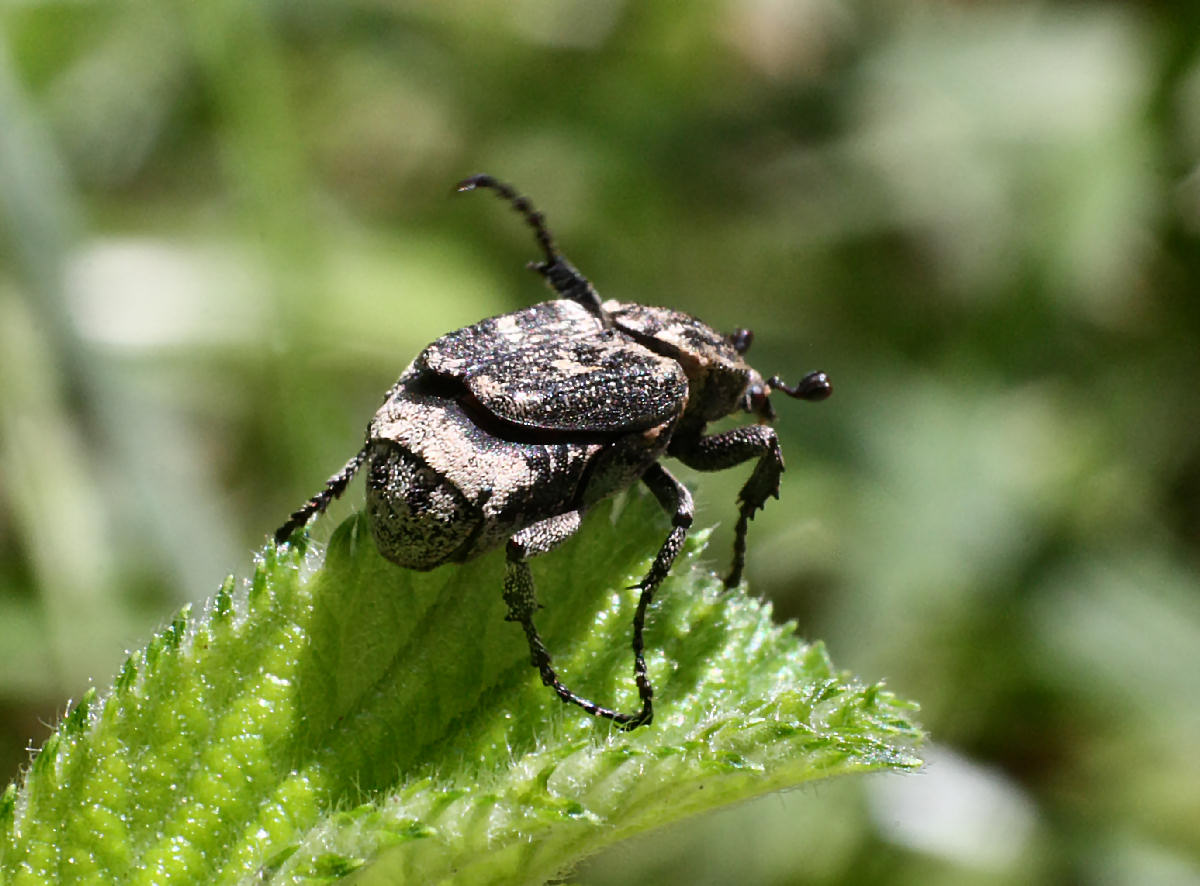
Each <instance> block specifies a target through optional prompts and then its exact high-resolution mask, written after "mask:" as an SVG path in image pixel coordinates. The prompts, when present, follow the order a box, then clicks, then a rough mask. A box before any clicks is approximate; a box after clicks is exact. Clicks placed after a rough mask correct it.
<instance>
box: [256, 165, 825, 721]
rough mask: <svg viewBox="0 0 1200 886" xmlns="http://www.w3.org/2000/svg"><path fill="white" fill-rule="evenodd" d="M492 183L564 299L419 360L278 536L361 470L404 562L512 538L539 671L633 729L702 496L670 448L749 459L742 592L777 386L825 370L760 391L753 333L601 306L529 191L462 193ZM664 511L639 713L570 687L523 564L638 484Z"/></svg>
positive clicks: (637, 624) (379, 519) (518, 593)
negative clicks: (658, 613)
mask: <svg viewBox="0 0 1200 886" xmlns="http://www.w3.org/2000/svg"><path fill="white" fill-rule="evenodd" d="M474 188H491V189H492V190H495V191H497V192H498V193H499V194H500V195H501V196H502V197H504V198H505V199H507V200H508V201H509V202H510V203H511V205H512V206H513V208H514V209H516V210H517V211H518V212H520V213H521V215H522V216H523V217H524V218H525V220H526V222H527V223H528V224H529V225H530V227H531V228H532V229H533V231H534V235H535V237H536V239H537V242H538V244H539V246H540V247H541V248H542V252H543V256H544V258H543V260H542V261H540V262H536V263H534V264H533V265H532V267H533V268H534V270H536V271H537V272H538V273H540V274H541V275H542V276H543V277H544V278H545V279H546V282H547V283H548V284H549V286H550V287H551V288H552V289H553V290H554V291H555V293H556V294H557V295H558V299H556V300H554V301H548V302H542V303H541V304H536V305H532V306H531V307H528V308H524V309H522V310H520V311H514V312H513V313H511V314H502V315H500V316H497V317H491V318H489V319H487V320H482V321H480V322H479V323H476V324H475V325H473V326H468V327H466V328H464V329H460V330H458V331H457V332H451V333H449V334H448V335H444V336H442V337H441V338H439V339H438V340H437V341H435V342H433V343H432V344H431V345H429V346H428V347H427V348H425V350H424V351H422V352H421V353H420V354H419V355H418V356H417V358H416V360H414V361H413V363H412V365H411V366H409V367H408V369H406V370H405V371H404V373H403V375H401V376H400V379H399V381H397V382H396V384H395V385H394V386H393V387H392V389H391V390H390V391H388V394H387V397H386V398H385V400H384V403H383V405H382V406H381V407H380V408H379V411H378V412H377V413H376V414H375V417H374V418H373V419H372V420H371V423H370V425H369V426H368V427H367V439H366V443H365V445H364V446H363V448H362V449H361V450H360V451H359V452H358V453H357V454H356V455H355V456H354V457H353V458H352V459H350V461H349V462H347V463H346V465H345V467H343V468H342V469H341V470H340V471H339V472H338V473H336V474H334V475H333V476H332V477H331V478H330V479H329V481H328V482H327V483H326V484H325V488H324V489H322V490H321V491H320V492H318V493H317V494H316V495H314V496H313V497H312V498H311V499H309V501H308V502H306V503H305V504H304V505H303V506H302V507H301V508H299V509H298V510H297V511H296V512H295V513H294V514H292V516H291V517H290V518H289V519H288V521H287V522H286V523H284V525H283V526H281V527H280V528H279V530H278V531H277V532H276V534H275V539H276V542H277V543H279V544H282V543H284V542H285V541H287V540H288V538H290V537H291V535H292V534H293V533H294V532H295V531H296V530H298V529H300V528H301V527H302V526H304V525H305V524H306V523H308V521H309V520H311V519H312V518H313V517H314V516H316V515H317V514H320V513H322V512H323V511H324V510H325V508H326V507H327V506H328V505H329V503H330V502H331V501H332V500H333V499H334V498H336V497H337V496H339V495H341V494H342V492H344V491H345V489H346V486H347V485H348V484H349V482H350V479H351V478H352V477H353V475H354V473H355V472H356V471H357V470H358V469H359V468H360V467H361V466H362V465H363V464H364V463H365V464H367V512H368V514H369V515H370V519H371V527H372V532H373V534H374V536H375V543H376V546H377V547H378V548H379V552H380V553H381V554H383V556H384V557H386V558H388V559H389V560H391V561H392V562H394V563H396V564H398V565H400V566H403V567H406V568H409V569H421V570H425V569H433V568H434V567H436V566H440V565H442V564H444V563H457V562H462V561H464V560H469V559H471V558H472V557H475V556H477V555H479V554H481V553H483V552H484V551H488V550H491V549H493V548H495V547H498V546H500V545H505V550H506V552H507V566H506V573H505V577H504V601H505V604H506V606H507V607H508V615H507V618H508V619H509V620H511V621H515V622H517V623H519V624H520V625H521V628H522V630H523V631H524V633H525V638H526V642H527V643H528V646H529V656H530V661H531V662H532V664H533V666H534V667H535V668H537V670H538V673H539V674H540V676H541V679H542V682H543V683H545V684H546V685H547V686H549V687H551V688H552V689H553V690H554V692H555V693H556V694H557V695H558V696H559V698H561V699H562V700H563V701H565V702H568V703H571V704H576V705H578V706H580V707H581V708H583V709H584V710H585V711H587V712H588V713H590V714H594V715H596V716H600V717H606V718H608V719H610V720H613V721H614V722H616V723H618V724H620V725H622V726H623V727H624V728H627V729H633V728H635V727H637V726H642V725H644V724H647V723H649V722H650V721H651V720H652V719H653V716H654V706H653V698H654V689H653V686H652V684H651V681H650V676H649V674H648V673H647V671H646V662H645V655H644V649H645V646H644V638H643V633H644V629H645V620H646V612H647V609H648V608H649V606H650V604H651V602H652V601H653V599H654V593H655V591H656V590H657V589H658V586H659V585H660V584H661V583H662V582H663V580H664V579H665V578H666V577H667V575H668V574H669V573H670V571H671V566H672V564H673V563H674V561H675V558H676V556H677V555H678V554H679V552H680V550H682V548H683V543H684V540H685V538H686V537H687V532H688V528H689V527H690V526H691V524H692V516H693V506H692V496H691V493H690V492H688V490H687V488H686V487H685V486H684V485H683V484H682V483H680V482H679V481H678V480H676V479H675V478H674V477H673V476H671V474H670V473H669V472H668V471H667V470H666V468H664V467H663V466H662V465H661V464H659V459H660V458H662V457H663V456H664V455H669V456H672V457H675V458H677V459H679V460H680V461H681V462H683V463H684V464H686V465H689V466H691V467H693V468H696V469H698V470H701V471H718V470H723V469H725V468H729V467H733V466H735V465H739V464H742V463H744V462H747V461H754V462H755V465H754V469H753V471H752V472H751V474H750V478H749V479H748V480H747V481H746V483H745V484H744V485H743V486H742V489H741V491H740V492H739V493H738V520H737V524H736V526H735V529H734V553H733V563H732V566H731V568H730V571H729V574H728V576H727V577H726V579H725V584H726V586H728V587H732V586H735V585H737V584H738V583H740V581H741V577H742V570H743V567H744V565H745V557H746V532H747V530H748V526H749V521H750V520H751V519H752V518H753V517H754V514H755V513H756V512H757V511H758V510H759V508H761V507H762V506H763V505H764V504H765V503H766V501H767V499H768V498H770V497H771V496H776V497H778V495H779V479H780V474H781V473H782V472H783V454H782V452H781V450H780V447H779V440H778V438H777V437H776V435H775V431H774V430H773V429H772V428H770V427H769V426H767V425H766V424H765V422H767V421H769V420H770V419H771V418H772V417H773V416H774V412H773V411H772V409H771V404H770V400H769V395H770V393H771V392H772V391H773V390H774V391H781V392H783V393H785V394H787V395H788V396H790V397H794V398H797V399H802V400H822V399H824V398H825V397H827V396H829V393H830V391H831V390H832V386H831V385H830V382H829V379H828V378H827V377H826V376H825V374H824V373H821V372H813V373H809V374H808V375H807V376H805V377H804V378H803V379H802V380H801V382H800V383H799V384H798V385H796V386H795V387H789V386H788V385H786V384H784V383H783V382H782V381H780V379H779V378H778V376H773V377H771V378H770V379H768V380H766V381H764V380H763V378H762V376H760V375H759V374H758V373H757V372H756V371H755V370H754V369H752V368H751V367H750V366H749V365H748V364H747V363H746V362H745V361H744V360H743V359H742V355H743V354H744V353H745V352H746V350H747V349H748V348H749V346H750V342H751V338H752V336H751V334H750V332H749V331H748V330H744V329H742V330H738V331H737V332H735V333H733V334H732V335H728V336H726V335H721V334H720V333H718V332H716V331H715V330H713V329H712V328H711V327H709V326H708V325H706V324H704V323H702V322H701V321H700V320H697V319H696V318H695V317H692V316H689V315H688V314H683V313H680V312H678V311H674V310H671V309H669V308H655V307H646V306H644V305H638V304H626V303H622V302H617V301H606V302H601V300H600V297H599V295H598V294H597V293H596V290H595V288H594V287H593V286H592V284H591V282H590V281H588V279H587V278H586V277H584V276H583V275H582V274H580V273H579V271H577V270H576V269H575V268H574V266H572V265H571V264H570V263H569V262H568V261H567V260H566V259H565V258H563V256H562V255H561V254H560V253H559V252H558V249H557V247H556V246H555V244H554V238H553V237H552V236H551V235H550V232H549V230H548V228H547V227H546V224H545V219H544V218H543V216H542V214H541V213H540V212H538V211H537V210H536V209H534V208H533V206H532V204H531V203H530V202H529V200H528V198H526V197H522V196H520V195H519V194H518V193H517V192H516V191H515V190H513V189H512V188H511V187H509V186H508V185H505V184H503V183H501V182H498V181H496V179H494V178H492V177H491V176H487V175H477V176H474V177H472V178H469V179H466V180H465V181H463V182H462V183H461V184H460V185H459V190H472V189H474ZM739 411H744V412H748V413H750V414H752V415H755V416H756V417H757V419H758V423H757V424H753V425H747V426H745V427H739V428H734V429H732V430H728V431H725V432H723V433H719V434H712V435H707V436H706V435H705V433H704V432H705V428H706V426H707V424H708V423H709V422H712V421H715V420H717V419H720V418H724V417H725V416H728V415H732V414H733V413H736V412H739ZM639 479H640V480H641V481H642V482H643V483H645V484H646V486H647V488H649V489H650V491H651V492H652V493H653V494H654V496H655V498H656V499H657V500H658V502H659V503H660V504H661V505H662V507H663V509H664V510H665V511H666V512H667V513H668V514H669V515H670V517H671V531H670V533H669V534H668V535H667V538H666V539H665V540H664V541H663V543H662V545H661V546H660V547H659V551H658V555H657V556H656V557H655V558H654V563H653V564H652V565H651V567H650V571H649V572H648V573H647V574H646V575H645V576H644V577H643V578H642V580H641V581H640V582H639V583H638V585H637V587H638V589H639V590H640V595H639V597H638V605H637V610H636V612H635V615H634V619H633V656H634V668H633V670H634V681H635V683H636V685H637V690H638V697H639V698H640V699H641V708H640V710H638V711H636V712H634V713H621V712H618V711H615V710H612V709H610V708H606V707H603V706H601V705H599V704H596V703H595V702H593V701H590V700H588V699H586V698H582V697H580V696H578V695H576V694H575V693H574V692H572V691H571V690H570V689H569V688H567V686H566V685H565V684H564V683H563V682H562V680H561V679H560V678H559V676H558V673H557V672H556V671H555V669H554V667H553V666H552V665H551V662H550V654H549V652H548V651H547V649H546V646H545V644H544V643H543V642H542V638H541V636H540V635H539V634H538V630H537V627H536V625H535V624H534V620H533V619H534V614H535V612H536V611H537V606H538V603H537V594H536V591H535V588H534V584H533V576H532V574H531V572H530V570H529V563H528V560H529V558H530V557H535V556H538V555H540V554H545V553H547V552H549V551H551V550H553V549H554V548H555V547H557V546H558V545H560V544H562V543H563V542H564V541H566V540H567V539H568V538H570V537H571V536H572V535H573V534H574V533H575V532H577V531H578V530H579V528H580V526H581V524H582V520H583V515H584V513H585V512H586V511H587V509H588V508H589V507H590V506H591V505H593V504H595V503H596V502H597V501H600V500H602V499H604V498H606V497H608V496H610V495H612V494H613V493H615V492H617V491H619V490H621V489H624V488H626V487H627V486H629V485H631V484H633V483H634V482H636V481H637V480H639Z"/></svg>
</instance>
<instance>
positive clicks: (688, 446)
mask: <svg viewBox="0 0 1200 886" xmlns="http://www.w3.org/2000/svg"><path fill="white" fill-rule="evenodd" d="M668 454H670V455H672V456H674V457H675V458H677V459H679V460H680V461H681V462H683V463H684V464H685V465H687V466H688V467H691V468H695V469H696V470H698V471H720V470H724V469H725V468H732V467H734V466H735V465H740V464H742V463H743V462H747V461H750V459H752V458H757V459H758V464H756V465H755V466H754V473H752V474H751V475H750V479H749V480H747V481H746V483H745V485H743V486H742V489H741V491H740V492H739V493H738V521H737V526H736V527H735V528H734V532H733V565H732V566H731V568H730V570H729V575H727V576H726V577H725V587H727V588H732V587H736V586H737V585H738V584H740V583H741V580H742V569H743V568H744V567H745V565H746V531H747V529H748V528H749V524H750V520H751V519H752V518H753V517H754V514H755V512H757V511H758V510H759V509H760V508H761V507H762V506H763V505H764V504H766V501H767V499H768V498H770V497H771V496H774V497H775V498H779V475H780V474H782V473H783V452H782V451H781V450H780V448H779V438H778V437H776V436H775V430H774V429H773V428H771V427H768V426H767V425H749V426H747V427H742V428H733V429H732V430H729V431H725V432H723V433H720V434H713V435H711V436H709V437H696V438H693V439H691V440H686V442H683V441H679V440H678V438H677V439H676V440H672V441H671V448H670V449H669V450H668Z"/></svg>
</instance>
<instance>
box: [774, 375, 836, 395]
mask: <svg viewBox="0 0 1200 886" xmlns="http://www.w3.org/2000/svg"><path fill="white" fill-rule="evenodd" d="M767 386H768V387H769V388H771V389H772V390H775V391H783V392H784V393H785V394H787V395H788V396H789V397H795V398H796V399H797V400H811V401H815V400H824V399H825V398H826V397H828V396H829V395H830V394H832V393H833V382H831V381H830V380H829V376H828V375H826V374H825V373H824V372H810V373H809V374H808V375H806V376H804V378H802V379H800V383H799V384H798V385H796V387H794V388H793V387H790V386H788V385H786V384H784V383H783V380H782V379H780V377H779V376H778V375H776V376H772V377H771V378H770V379H769V380H768V381H767Z"/></svg>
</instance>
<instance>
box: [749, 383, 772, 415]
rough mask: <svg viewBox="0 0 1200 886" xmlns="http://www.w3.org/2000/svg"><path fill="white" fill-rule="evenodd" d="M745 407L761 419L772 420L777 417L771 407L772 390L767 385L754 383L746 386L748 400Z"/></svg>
mask: <svg viewBox="0 0 1200 886" xmlns="http://www.w3.org/2000/svg"><path fill="white" fill-rule="evenodd" d="M743 408H744V409H745V410H746V411H747V412H750V413H753V414H754V415H757V416H758V417H759V420H760V421H770V420H771V419H773V418H774V417H775V410H774V409H772V408H771V390H770V388H768V387H767V386H766V385H761V384H754V385H750V387H748V388H746V400H745V403H744V404H743Z"/></svg>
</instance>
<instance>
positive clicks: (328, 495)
mask: <svg viewBox="0 0 1200 886" xmlns="http://www.w3.org/2000/svg"><path fill="white" fill-rule="evenodd" d="M366 458H367V448H366V447H365V446H364V447H363V448H362V449H360V450H359V451H358V452H357V453H356V454H355V456H354V458H352V459H350V461H348V462H346V464H345V465H344V466H343V467H342V469H341V470H340V471H338V472H337V473H336V474H334V475H333V476H332V477H330V478H329V479H328V480H326V481H325V488H324V489H322V490H321V491H320V492H318V493H317V494H316V495H314V496H313V497H312V498H310V499H309V500H308V501H306V502H305V503H304V504H303V505H301V506H300V507H299V508H298V509H297V510H296V511H295V512H294V513H293V514H292V516H290V517H288V519H287V522H286V523H284V524H283V525H282V526H280V527H279V528H278V529H277V530H275V544H277V545H281V544H283V543H284V542H285V541H287V540H288V539H289V538H291V537H292V535H293V534H294V533H295V532H296V530H298V529H300V528H301V527H303V526H305V525H306V524H307V523H308V521H309V520H311V519H312V518H313V517H315V516H316V515H317V514H321V513H324V512H325V509H326V508H327V507H329V503H330V502H331V501H333V500H334V499H335V498H337V497H338V496H339V495H341V494H342V493H343V492H345V491H346V487H347V486H349V485H350V480H351V479H353V477H354V474H355V473H356V472H357V471H358V469H359V467H361V466H362V463H363V462H364V461H365V460H366Z"/></svg>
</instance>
